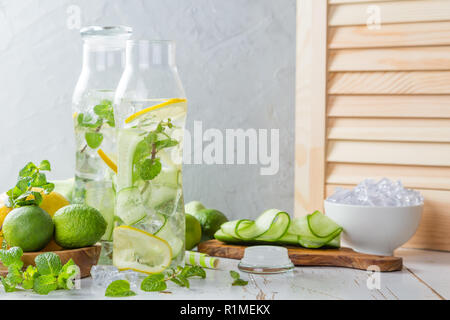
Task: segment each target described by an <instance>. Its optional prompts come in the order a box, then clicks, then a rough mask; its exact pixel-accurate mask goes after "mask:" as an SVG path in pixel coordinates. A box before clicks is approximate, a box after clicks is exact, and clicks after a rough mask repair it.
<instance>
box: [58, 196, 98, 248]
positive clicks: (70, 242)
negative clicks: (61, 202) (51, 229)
mask: <svg viewBox="0 0 450 320" xmlns="http://www.w3.org/2000/svg"><path fill="white" fill-rule="evenodd" d="M53 222H54V223H55V241H56V243H57V244H59V245H60V246H61V247H63V248H66V249H73V248H83V247H88V246H91V245H93V244H95V243H96V242H97V241H99V240H100V238H101V237H102V236H103V234H104V233H105V231H106V226H107V223H106V221H105V219H104V218H103V216H102V214H101V213H100V211H98V210H97V209H95V208H92V207H89V206H87V205H84V204H72V205H69V206H66V207H63V208H61V209H59V210H58V211H56V213H55V215H54V216H53Z"/></svg>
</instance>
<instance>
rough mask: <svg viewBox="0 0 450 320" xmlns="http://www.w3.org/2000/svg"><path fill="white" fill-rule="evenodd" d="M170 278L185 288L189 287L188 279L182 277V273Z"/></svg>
mask: <svg viewBox="0 0 450 320" xmlns="http://www.w3.org/2000/svg"><path fill="white" fill-rule="evenodd" d="M171 280H172V281H173V282H175V283H176V284H178V285H179V286H181V287H186V288H189V287H190V284H189V280H188V279H186V278H185V277H183V276H182V275H179V276H177V277H175V278H173V279H171Z"/></svg>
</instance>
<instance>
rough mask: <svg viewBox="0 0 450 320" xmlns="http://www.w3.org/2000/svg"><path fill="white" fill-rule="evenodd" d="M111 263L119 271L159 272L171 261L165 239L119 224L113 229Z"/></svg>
mask: <svg viewBox="0 0 450 320" xmlns="http://www.w3.org/2000/svg"><path fill="white" fill-rule="evenodd" d="M113 237H114V242H113V246H114V251H113V252H114V253H113V264H114V265H115V266H116V267H117V268H118V269H119V270H121V271H123V270H134V271H137V272H144V273H147V274H150V273H159V272H162V271H164V270H165V269H166V268H167V267H168V266H169V265H170V262H171V261H172V249H171V248H170V245H169V244H168V243H167V241H165V240H163V239H161V238H159V237H156V236H154V235H152V234H150V233H147V232H145V231H142V230H139V229H136V228H133V227H129V226H120V227H117V228H115V229H114V236H113Z"/></svg>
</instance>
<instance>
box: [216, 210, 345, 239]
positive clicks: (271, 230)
mask: <svg viewBox="0 0 450 320" xmlns="http://www.w3.org/2000/svg"><path fill="white" fill-rule="evenodd" d="M341 232H342V228H341V227H340V226H339V225H337V224H336V223H335V222H334V221H332V220H331V219H329V218H328V217H326V216H325V215H323V214H322V213H320V212H318V211H316V212H314V213H313V214H310V215H308V216H305V217H300V218H296V219H293V220H291V219H290V217H289V215H288V214H287V213H286V212H282V211H280V210H277V209H271V210H267V211H265V212H263V213H262V214H261V215H260V216H259V217H258V218H257V219H256V220H255V221H251V220H245V219H244V220H235V221H230V222H226V223H224V224H222V226H221V228H220V230H219V231H217V232H216V234H215V235H214V237H215V238H216V239H218V240H220V241H224V242H229V243H247V244H255V243H271V244H273V243H277V244H281V245H300V246H303V247H305V248H320V247H323V246H328V247H334V248H338V247H339V246H340V234H341Z"/></svg>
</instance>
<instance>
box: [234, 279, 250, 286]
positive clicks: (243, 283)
mask: <svg viewBox="0 0 450 320" xmlns="http://www.w3.org/2000/svg"><path fill="white" fill-rule="evenodd" d="M247 284H248V281H244V280H242V279H237V280H234V281H233V283H232V284H231V285H232V286H246V285H247Z"/></svg>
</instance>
